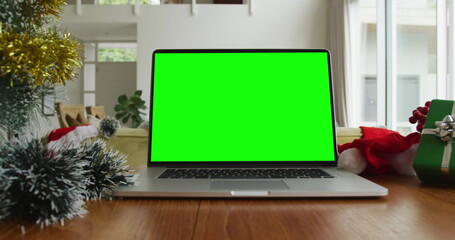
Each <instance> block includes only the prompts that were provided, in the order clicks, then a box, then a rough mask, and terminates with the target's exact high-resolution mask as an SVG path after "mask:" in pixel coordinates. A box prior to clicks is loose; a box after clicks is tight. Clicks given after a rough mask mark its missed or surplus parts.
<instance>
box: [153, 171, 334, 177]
mask: <svg viewBox="0 0 455 240" xmlns="http://www.w3.org/2000/svg"><path fill="white" fill-rule="evenodd" d="M158 178H198V179H204V178H205V179H207V178H210V179H260V178H262V179H263V178H333V176H332V175H330V174H328V173H327V172H325V171H323V170H322V169H318V168H289V169H282V168H277V169H268V168H267V169H263V168H262V169H225V168H222V169H207V168H201V169H195V168H188V169H181V168H179V169H167V170H166V171H164V172H163V173H162V174H161V175H160V176H159V177H158Z"/></svg>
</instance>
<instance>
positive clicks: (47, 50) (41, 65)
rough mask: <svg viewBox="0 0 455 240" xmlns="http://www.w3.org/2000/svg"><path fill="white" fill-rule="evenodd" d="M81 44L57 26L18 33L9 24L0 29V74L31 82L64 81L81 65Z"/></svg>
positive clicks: (50, 83)
mask: <svg viewBox="0 0 455 240" xmlns="http://www.w3.org/2000/svg"><path fill="white" fill-rule="evenodd" d="M81 51H82V50H81V47H80V44H79V42H77V41H76V40H75V39H74V38H72V37H71V36H70V34H61V33H59V30H57V29H56V28H50V29H41V30H39V31H37V32H36V33H30V32H23V33H17V32H16V31H14V29H12V28H9V27H7V28H3V29H0V56H1V57H0V77H8V76H9V77H8V78H7V79H8V80H9V81H10V85H11V86H13V85H14V80H18V81H20V82H27V81H28V82H32V83H33V84H34V85H38V86H43V85H45V84H48V85H52V84H59V85H64V84H65V81H66V80H69V79H72V78H73V77H74V76H75V75H76V71H75V68H80V67H81V66H82V62H81V57H80V55H81Z"/></svg>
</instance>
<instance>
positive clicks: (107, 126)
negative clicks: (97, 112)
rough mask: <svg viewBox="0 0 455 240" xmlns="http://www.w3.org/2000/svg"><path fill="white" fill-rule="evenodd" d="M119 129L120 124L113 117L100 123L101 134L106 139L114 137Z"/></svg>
mask: <svg viewBox="0 0 455 240" xmlns="http://www.w3.org/2000/svg"><path fill="white" fill-rule="evenodd" d="M119 127H120V122H119V121H118V120H117V119H115V118H112V117H106V118H104V119H102V120H101V121H100V132H101V133H102V134H103V136H105V137H106V138H110V137H112V136H114V135H115V133H116V132H117V129H118V128H119Z"/></svg>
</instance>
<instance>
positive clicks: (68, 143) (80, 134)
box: [47, 124, 98, 149]
mask: <svg viewBox="0 0 455 240" xmlns="http://www.w3.org/2000/svg"><path fill="white" fill-rule="evenodd" d="M97 135H98V129H97V128H96V126H95V125H92V124H88V125H81V126H77V127H67V128H58V129H55V130H53V131H52V132H50V133H49V136H48V137H47V146H48V148H49V149H62V148H71V147H75V146H77V145H79V143H80V142H82V141H83V140H85V139H87V138H91V137H96V136H97Z"/></svg>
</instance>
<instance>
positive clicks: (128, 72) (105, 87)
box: [96, 62, 136, 117]
mask: <svg viewBox="0 0 455 240" xmlns="http://www.w3.org/2000/svg"><path fill="white" fill-rule="evenodd" d="M96 68H97V69H96V105H103V106H104V110H105V111H106V116H110V117H114V116H115V111H114V106H115V105H116V104H117V99H118V96H120V95H123V94H126V95H127V96H128V97H129V96H132V95H133V93H134V92H135V90H136V63H135V62H99V63H97V65H96Z"/></svg>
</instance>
